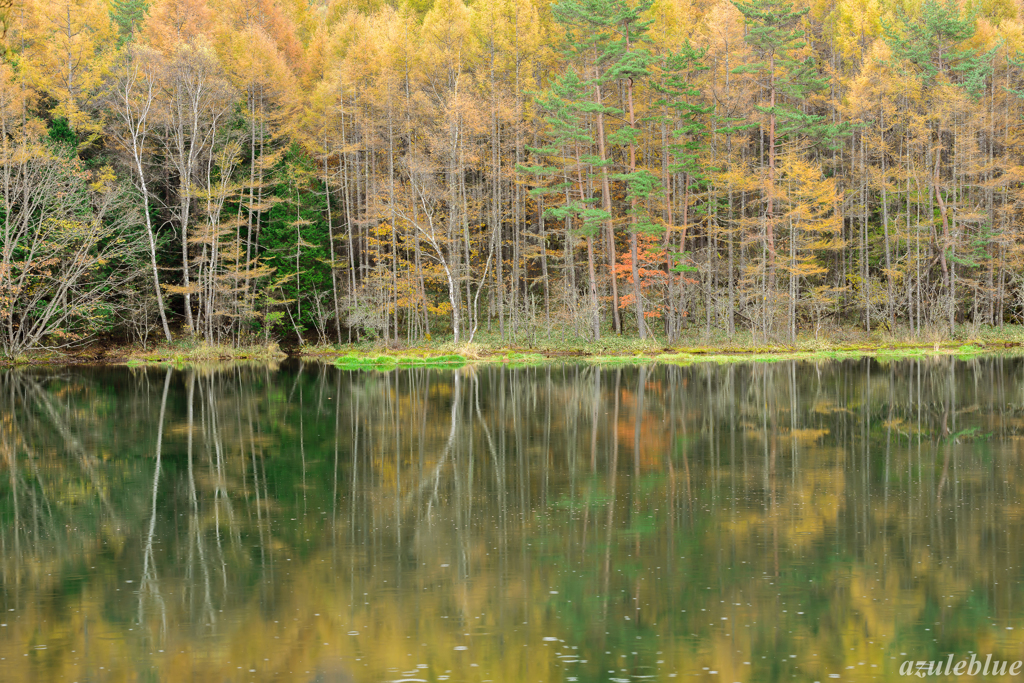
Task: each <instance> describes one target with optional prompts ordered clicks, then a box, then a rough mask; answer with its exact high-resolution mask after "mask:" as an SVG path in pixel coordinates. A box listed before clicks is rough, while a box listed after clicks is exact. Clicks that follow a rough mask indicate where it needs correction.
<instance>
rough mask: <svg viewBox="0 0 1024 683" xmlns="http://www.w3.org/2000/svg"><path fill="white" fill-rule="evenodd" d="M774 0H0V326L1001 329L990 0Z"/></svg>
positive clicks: (49, 337) (410, 339)
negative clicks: (466, 0) (390, 0)
mask: <svg viewBox="0 0 1024 683" xmlns="http://www.w3.org/2000/svg"><path fill="white" fill-rule="evenodd" d="M803 1H804V0H796V2H792V3H791V2H787V1H786V0H749V2H742V1H740V0H735V1H729V0H723V1H719V2H715V1H714V0H692V1H689V0H687V1H682V0H637V1H635V2H634V0H556V1H555V2H551V3H549V2H546V1H541V2H535V1H534V0H493V1H490V0H489V1H486V2H485V1H483V0H476V1H474V2H470V3H469V4H466V3H464V2H463V0H436V1H435V2H430V0H404V2H398V3H396V4H387V3H384V2H376V1H374V0H366V1H354V0H353V1H344V0H341V1H336V2H326V3H325V2H319V1H317V0H309V1H307V0H153V1H152V2H145V1H144V0H0V33H2V44H0V50H2V55H3V60H2V63H0V141H2V148H0V182H2V184H3V204H2V205H0V218H2V226H0V230H2V234H0V349H2V351H3V352H4V353H7V354H12V353H18V352H21V351H23V350H26V349H30V348H34V347H56V346H62V345H68V344H74V343H77V342H80V341H82V340H85V339H89V338H92V337H94V336H96V335H106V336H111V337H120V338H122V339H128V340H138V341H143V342H147V343H150V342H153V341H156V340H160V339H168V340H170V339H171V338H172V336H181V335H186V336H188V335H194V336H197V337H201V338H204V339H205V340H206V341H209V342H215V343H231V344H238V343H247V342H252V341H259V340H265V339H271V338H276V337H280V336H282V335H288V336H292V337H294V338H297V340H298V341H299V342H300V343H304V344H310V343H343V342H348V341H354V340H359V339H367V338H376V339H379V340H381V341H383V342H387V343H399V342H401V343H415V342H416V341H422V340H426V339H432V338H438V337H449V336H450V337H452V338H453V340H454V341H455V342H466V341H471V340H473V339H474V338H475V335H477V334H478V333H479V332H481V331H488V332H489V333H490V334H493V335H500V338H501V339H503V340H513V341H514V340H518V339H522V338H523V335H532V338H536V337H537V335H540V336H542V337H543V336H547V335H560V336H563V337H564V336H574V337H576V338H580V339H599V338H600V337H601V336H604V335H609V334H629V335H638V336H639V337H641V338H646V337H648V336H650V335H656V336H657V337H658V338H659V339H664V340H666V341H668V342H671V341H673V340H676V339H679V337H680V335H682V334H684V333H686V334H690V333H692V332H693V331H699V332H702V333H704V334H725V335H730V336H731V335H733V334H736V333H737V332H740V331H747V332H750V333H752V334H753V336H754V338H755V339H759V340H766V341H768V340H776V341H789V340H793V339H795V338H796V337H797V335H798V334H799V335H827V334H829V333H831V332H833V331H834V330H836V329H837V328H838V327H840V326H857V327H860V328H862V329H865V330H877V329H884V330H889V331H891V332H893V333H899V334H908V335H919V334H922V333H929V334H935V333H949V332H951V331H952V330H954V329H955V328H956V327H957V326H958V325H969V326H980V325H994V326H1000V325H1003V324H1006V323H1012V322H1020V321H1021V318H1022V317H1024V272H1022V268H1021V265H1022V259H1024V253H1022V249H1024V231H1022V230H1021V229H1020V227H1019V223H1020V218H1021V214H1022V213H1024V206H1022V200H1024V192H1022V190H1024V163H1022V162H1024V140H1022V137H1021V136H1022V133H1024V101H1022V100H1024V83H1022V81H1024V24H1022V21H1021V17H1020V12H1021V10H1020V8H1019V7H1018V6H1017V5H1016V4H1014V3H1011V2H1008V1H1007V0H980V1H978V2H974V3H967V4H964V5H961V4H959V3H957V2H955V1H954V0H950V1H949V2H941V1H940V2H936V1H935V0H925V1H924V2H923V3H922V2H917V0H902V1H901V0H832V1H831V2H820V1H818V0H813V1H812V2H811V3H810V4H802V3H803ZM688 330H689V332H688Z"/></svg>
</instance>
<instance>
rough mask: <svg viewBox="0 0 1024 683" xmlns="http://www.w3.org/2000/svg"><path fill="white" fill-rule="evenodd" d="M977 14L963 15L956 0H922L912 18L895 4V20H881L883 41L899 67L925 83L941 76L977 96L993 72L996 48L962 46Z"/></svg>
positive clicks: (970, 31)
mask: <svg viewBox="0 0 1024 683" xmlns="http://www.w3.org/2000/svg"><path fill="white" fill-rule="evenodd" d="M976 13H977V10H976V9H972V10H968V11H967V12H966V14H963V15H962V14H961V10H960V6H959V5H958V4H957V3H956V0H946V2H944V3H940V2H938V1H937V0H925V2H923V3H922V4H921V7H920V9H919V10H918V11H917V12H915V14H914V16H913V17H911V16H908V15H907V13H906V12H905V11H904V10H903V8H901V7H897V8H896V22H895V23H888V22H883V26H884V28H885V40H886V42H887V43H888V44H889V47H890V49H891V50H892V54H893V58H894V59H895V61H896V63H897V64H898V65H899V66H900V68H901V69H909V71H910V72H911V73H913V74H914V75H915V76H916V77H917V78H919V79H921V80H922V81H923V82H924V83H925V84H926V85H927V86H933V85H934V84H935V82H936V80H937V79H938V78H939V76H940V75H941V76H943V77H944V78H946V79H948V80H949V81H951V82H953V83H956V84H957V85H958V86H960V87H961V88H963V89H964V90H965V91H967V92H968V93H970V94H971V95H972V96H974V97H977V96H978V95H979V94H980V92H981V90H982V89H983V88H984V85H985V80H986V79H987V78H988V76H989V75H990V74H991V73H992V58H993V56H994V53H995V50H994V49H993V50H992V51H990V52H985V53H982V52H981V51H979V50H977V49H974V48H963V47H961V46H962V45H963V44H964V43H965V42H967V41H968V40H970V39H971V38H972V37H973V36H974V33H975V30H976V24H975V15H976Z"/></svg>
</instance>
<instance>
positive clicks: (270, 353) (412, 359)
mask: <svg viewBox="0 0 1024 683" xmlns="http://www.w3.org/2000/svg"><path fill="white" fill-rule="evenodd" d="M992 354H1014V355H1024V327H1021V326H1006V327H1003V328H973V329H968V328H964V329H961V330H958V331H957V333H956V334H954V335H952V336H942V337H940V336H937V335H923V336H921V337H909V336H900V335H894V334H890V333H887V332H872V333H870V334H869V333H866V332H863V331H861V330H851V329H843V330H837V331H833V332H832V333H831V334H830V335H829V336H828V337H825V336H820V337H817V338H815V337H813V336H806V337H800V338H798V339H797V342H796V343H795V344H786V343H779V342H769V343H765V342H762V341H759V340H756V339H754V338H753V337H752V335H751V334H750V333H748V332H741V333H738V334H736V335H734V336H733V337H731V338H728V337H726V336H724V335H722V334H718V335H711V336H706V335H702V334H700V333H698V332H696V331H695V332H691V333H690V334H689V335H688V336H686V337H684V338H682V339H680V340H678V341H676V342H674V343H671V344H669V343H667V342H666V341H665V340H664V339H663V338H659V337H654V338H649V339H646V340H640V339H638V338H636V337H629V336H616V335H613V334H610V333H609V334H606V335H605V336H604V337H602V338H601V339H600V340H599V341H592V340H587V339H580V338H576V337H572V336H568V335H564V336H556V335H549V336H547V337H545V338H541V337H539V336H536V335H530V336H528V337H527V336H521V337H520V338H512V337H506V338H505V339H504V340H503V339H501V338H499V337H498V336H497V335H496V334H487V333H482V334H478V335H477V337H476V338H475V339H474V341H473V342H472V343H459V344H456V343H455V342H454V341H453V340H452V339H450V338H447V339H445V338H440V339H432V340H427V341H423V342H416V343H415V344H406V343H401V342H398V343H396V342H391V343H389V344H383V343H380V342H374V341H364V342H361V343H357V344H341V345H320V346H303V347H300V348H298V349H292V350H290V353H287V354H286V353H285V352H284V351H282V350H281V348H279V347H278V345H277V344H273V343H272V344H269V345H247V346H240V347H232V346H227V345H210V344H206V343H205V342H202V341H199V340H191V339H186V340H180V341H175V342H173V343H170V344H160V345H157V346H154V347H150V348H143V347H141V346H118V345H112V344H94V345H92V346H89V347H85V348H81V349H77V350H73V351H62V352H56V351H37V352H29V353H24V354H20V355H18V356H15V357H5V356H2V355H0V367H5V366H6V367H11V366H19V365H74V364H103V365H129V366H147V365H173V366H185V365H196V364H203V363H210V362H235V361H252V362H270V363H274V362H280V361H281V360H284V359H285V358H287V357H288V356H289V355H293V356H298V357H300V358H305V359H309V360H314V359H315V360H320V361H323V362H328V363H332V364H334V365H336V366H337V367H340V368H343V369H349V370H380V371H387V370H391V369H394V368H399V367H444V368H452V367H460V366H462V365H465V364H467V363H502V364H505V365H509V366H529V365H538V364H545V363H551V362H558V361H568V360H576V361H580V362H588V363H601V364H636V363H648V362H654V361H657V362H663V363H675V364H684V363H695V362H717V363H729V362H773V361H783V360H794V359H797V360H843V359H848V358H859V357H864V356H872V357H877V358H880V359H898V358H913V357H924V356H939V355H951V356H957V357H963V358H967V357H971V356H978V355H992Z"/></svg>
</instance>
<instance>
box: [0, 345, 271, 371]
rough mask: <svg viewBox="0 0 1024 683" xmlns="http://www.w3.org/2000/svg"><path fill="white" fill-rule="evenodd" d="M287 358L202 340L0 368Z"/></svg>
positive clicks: (93, 350) (48, 357) (2, 362)
mask: <svg viewBox="0 0 1024 683" xmlns="http://www.w3.org/2000/svg"><path fill="white" fill-rule="evenodd" d="M287 357H288V354H286V353H285V352H284V351H282V350H281V349H280V347H279V346H278V345H277V344H269V345H265V346H264V345H247V346H238V347H235V346H227V345H223V344H207V343H205V342H203V341H199V340H191V339H188V340H181V341H175V342H172V343H170V344H160V345H157V346H153V347H149V348H143V347H141V346H117V345H105V344H93V345H90V346H87V347H83V348H79V349H70V350H62V351H28V352H25V353H21V354H18V355H16V356H13V357H12V356H0V367H15V366H24V365H129V366H133V367H135V366H148V365H173V366H184V365H197V364H202V363H212V362H235V361H254V362H280V361H282V360H284V359H286V358H287Z"/></svg>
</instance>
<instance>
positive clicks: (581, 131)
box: [517, 68, 610, 339]
mask: <svg viewBox="0 0 1024 683" xmlns="http://www.w3.org/2000/svg"><path fill="white" fill-rule="evenodd" d="M585 86H586V84H585V82H584V81H583V80H582V79H581V78H580V76H579V74H577V73H576V71H575V70H573V69H572V68H570V69H569V70H568V71H567V72H566V73H565V74H563V75H562V76H561V77H559V78H557V79H556V80H555V81H554V82H553V83H552V84H551V86H550V88H549V89H548V90H547V91H546V92H544V93H542V94H541V95H540V96H538V97H537V100H536V101H537V104H538V105H540V106H541V107H542V108H543V109H544V110H545V111H546V112H547V114H548V115H547V116H545V117H544V121H545V123H546V124H547V132H548V140H547V142H548V144H547V145H546V146H545V147H527V150H528V151H529V152H531V153H532V154H533V155H535V156H537V157H540V158H541V159H546V160H547V162H548V163H549V164H551V165H548V166H543V165H530V164H521V165H519V166H518V167H517V170H518V171H519V172H520V173H524V174H528V175H532V176H534V177H536V178H537V179H538V180H541V181H546V184H545V185H541V186H540V187H537V188H534V189H533V190H531V191H530V194H531V195H532V196H534V197H537V198H544V201H545V203H546V204H548V207H547V208H546V209H545V211H544V214H545V216H546V217H549V218H554V219H556V220H561V221H563V222H564V223H565V225H566V250H565V251H566V273H567V274H569V275H568V277H570V278H571V277H572V275H571V273H572V272H573V270H574V268H575V264H574V260H575V259H574V257H573V251H574V249H573V248H572V241H573V237H574V236H582V237H583V238H584V239H585V240H586V243H587V267H588V268H587V270H588V273H589V296H590V309H591V315H592V317H591V320H590V328H591V329H590V331H591V334H592V335H593V338H594V339H599V338H600V336H601V321H600V316H599V315H598V302H597V281H596V278H597V276H596V272H595V269H594V238H595V237H596V236H597V235H598V234H599V233H600V229H601V225H602V224H603V223H604V222H605V221H606V220H607V219H608V218H609V217H610V216H609V214H608V212H607V211H605V210H604V209H603V208H598V207H596V206H595V204H596V202H597V199H596V198H593V197H590V196H589V194H590V193H589V192H588V190H587V188H588V187H589V185H590V184H591V183H590V180H592V178H593V170H594V169H595V168H603V167H604V166H605V165H606V162H602V160H601V159H600V157H599V156H597V155H595V154H593V148H594V144H595V141H594V137H593V134H592V133H591V132H590V130H589V128H588V126H587V115H586V112H587V109H588V106H587V105H588V99H589V98H587V94H586V89H585ZM574 221H575V222H576V225H577V226H578V227H577V228H576V229H575V230H573V228H572V227H571V226H572V225H573V222H574Z"/></svg>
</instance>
